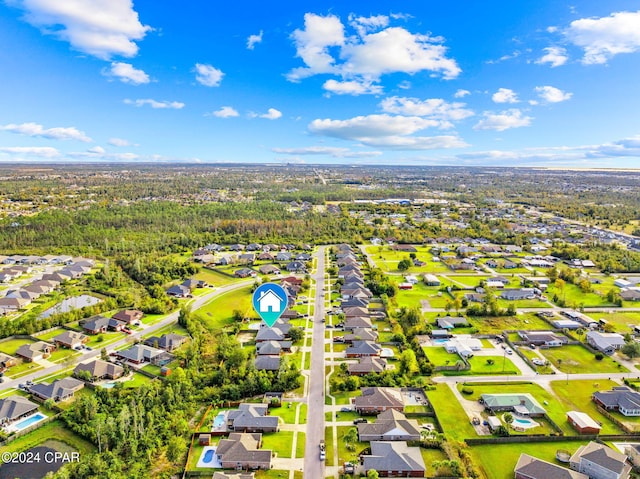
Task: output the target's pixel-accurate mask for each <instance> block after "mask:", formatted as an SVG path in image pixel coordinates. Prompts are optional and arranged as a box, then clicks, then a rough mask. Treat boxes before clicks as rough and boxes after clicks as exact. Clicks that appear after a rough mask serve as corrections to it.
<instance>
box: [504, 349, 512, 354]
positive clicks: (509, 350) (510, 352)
mask: <svg viewBox="0 0 640 479" xmlns="http://www.w3.org/2000/svg"><path fill="white" fill-rule="evenodd" d="M505 352H506V353H507V354H513V349H511V348H507V349H505Z"/></svg>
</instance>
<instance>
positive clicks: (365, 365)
mask: <svg viewBox="0 0 640 479" xmlns="http://www.w3.org/2000/svg"><path fill="white" fill-rule="evenodd" d="M385 369H387V360H386V359H384V358H379V357H377V356H364V357H362V358H360V359H359V361H358V362H357V363H355V364H349V366H347V371H349V374H352V375H354V376H364V375H365V374H370V373H381V372H382V371H384V370H385Z"/></svg>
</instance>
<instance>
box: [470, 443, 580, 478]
mask: <svg viewBox="0 0 640 479" xmlns="http://www.w3.org/2000/svg"><path fill="white" fill-rule="evenodd" d="M584 443H585V441H584V440H583V441H563V442H548V443H546V442H535V443H518V444H499V445H496V444H486V445H481V446H473V447H471V448H469V449H470V451H471V456H472V457H473V460H474V462H475V463H476V464H477V465H478V466H479V468H480V469H481V471H482V472H484V476H485V477H486V478H487V479H513V470H514V469H515V467H516V463H517V462H518V458H519V457H520V454H522V453H524V454H529V455H530V456H534V457H537V458H539V459H542V460H544V461H547V462H551V463H552V464H557V465H561V463H559V462H557V461H556V459H555V457H556V451H557V450H558V449H564V450H567V451H569V452H570V453H572V454H573V453H574V452H575V451H576V450H577V449H578V447H580V446H581V445H583V444H584ZM548 479H552V478H548Z"/></svg>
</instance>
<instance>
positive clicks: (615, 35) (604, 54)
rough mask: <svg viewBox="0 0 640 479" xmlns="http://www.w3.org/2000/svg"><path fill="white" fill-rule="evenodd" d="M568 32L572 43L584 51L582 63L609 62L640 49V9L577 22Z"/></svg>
mask: <svg viewBox="0 0 640 479" xmlns="http://www.w3.org/2000/svg"><path fill="white" fill-rule="evenodd" d="M564 33H565V35H566V37H567V38H568V39H569V41H570V42H571V43H573V44H574V45H576V46H578V47H581V48H583V49H584V56H583V57H582V63H584V64H587V65H591V64H601V63H606V62H607V61H608V60H609V59H611V58H613V57H614V56H616V55H618V54H620V53H633V52H637V51H638V50H640V10H639V11H636V12H614V13H612V14H611V15H609V16H608V17H600V18H581V19H579V20H574V21H573V22H571V23H570V24H569V27H568V28H567V29H566V30H565V32H564Z"/></svg>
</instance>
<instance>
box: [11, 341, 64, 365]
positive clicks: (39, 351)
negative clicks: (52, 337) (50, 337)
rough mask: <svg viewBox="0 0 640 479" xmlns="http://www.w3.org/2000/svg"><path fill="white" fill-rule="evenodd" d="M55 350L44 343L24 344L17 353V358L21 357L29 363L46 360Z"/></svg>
mask: <svg viewBox="0 0 640 479" xmlns="http://www.w3.org/2000/svg"><path fill="white" fill-rule="evenodd" d="M54 349H55V348H54V347H53V346H52V345H51V344H49V343H45V342H44V341H38V342H36V343H29V344H23V345H22V346H20V347H19V348H18V350H17V351H16V356H20V357H21V358H24V359H26V360H28V361H41V360H42V359H44V358H46V357H47V356H48V355H49V354H50V353H51V351H53V350H54Z"/></svg>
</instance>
